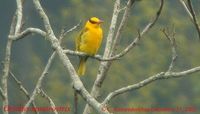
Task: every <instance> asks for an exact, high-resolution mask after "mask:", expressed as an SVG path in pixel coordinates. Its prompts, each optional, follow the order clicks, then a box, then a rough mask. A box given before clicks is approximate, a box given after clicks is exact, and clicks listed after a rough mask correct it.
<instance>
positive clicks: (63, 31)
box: [59, 21, 81, 41]
mask: <svg viewBox="0 0 200 114" xmlns="http://www.w3.org/2000/svg"><path fill="white" fill-rule="evenodd" d="M80 24H81V21H80V22H79V23H78V24H77V25H74V26H73V27H72V28H71V29H69V30H67V31H65V28H64V29H63V30H61V35H60V38H59V40H60V41H61V40H62V39H63V38H64V36H66V35H67V34H68V33H70V32H72V31H74V30H75V29H77V28H78V27H79V26H80Z"/></svg>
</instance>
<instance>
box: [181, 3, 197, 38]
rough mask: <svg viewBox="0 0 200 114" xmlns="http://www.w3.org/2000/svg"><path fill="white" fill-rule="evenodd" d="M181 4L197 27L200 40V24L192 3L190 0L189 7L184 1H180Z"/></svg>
mask: <svg viewBox="0 0 200 114" xmlns="http://www.w3.org/2000/svg"><path fill="white" fill-rule="evenodd" d="M179 1H180V3H181V4H182V5H183V7H184V9H185V10H186V12H187V14H188V15H189V17H190V19H191V21H192V23H193V24H194V25H195V27H196V30H197V32H198V35H199V39H200V25H199V22H198V20H197V18H196V14H195V11H194V9H193V6H192V3H191V1H190V0H188V6H187V5H186V3H185V2H184V0H179Z"/></svg>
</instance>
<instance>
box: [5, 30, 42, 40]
mask: <svg viewBox="0 0 200 114" xmlns="http://www.w3.org/2000/svg"><path fill="white" fill-rule="evenodd" d="M34 33H35V34H40V35H41V36H46V32H44V31H42V30H41V29H38V28H27V29H26V30H24V31H23V32H21V33H18V34H16V35H9V36H8V37H10V38H11V39H12V40H19V39H22V38H24V37H26V36H28V35H30V34H34Z"/></svg>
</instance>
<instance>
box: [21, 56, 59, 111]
mask: <svg viewBox="0 0 200 114" xmlns="http://www.w3.org/2000/svg"><path fill="white" fill-rule="evenodd" d="M55 55H56V53H55V52H54V53H53V54H52V55H51V57H50V58H49V60H48V62H47V64H46V66H45V69H44V71H43V72H42V75H41V76H40V78H39V79H38V81H37V84H36V87H35V89H34V90H33V93H32V94H31V97H30V98H29V100H28V102H27V103H26V104H25V106H24V108H26V107H28V106H30V104H31V103H32V102H33V101H34V99H35V97H36V96H37V94H38V93H39V91H40V88H41V85H42V81H43V79H44V77H45V76H46V74H47V73H48V70H49V68H50V66H51V64H52V61H53V58H54V56H55ZM25 113H26V110H23V111H22V113H21V114H25Z"/></svg>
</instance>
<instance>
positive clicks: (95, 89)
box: [83, 0, 164, 114]
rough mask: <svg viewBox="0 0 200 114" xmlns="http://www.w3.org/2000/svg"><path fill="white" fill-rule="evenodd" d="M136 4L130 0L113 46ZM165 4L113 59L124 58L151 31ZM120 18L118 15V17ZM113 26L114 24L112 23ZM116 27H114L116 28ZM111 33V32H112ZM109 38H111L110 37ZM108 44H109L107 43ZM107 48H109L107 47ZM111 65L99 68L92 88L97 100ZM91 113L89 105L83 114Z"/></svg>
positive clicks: (106, 52)
mask: <svg viewBox="0 0 200 114" xmlns="http://www.w3.org/2000/svg"><path fill="white" fill-rule="evenodd" d="M134 2H135V0H129V1H128V3H127V5H128V6H127V7H126V10H125V13H124V15H123V16H124V17H123V18H122V21H121V24H120V25H121V27H119V29H118V31H117V33H116V37H115V40H116V41H115V43H114V44H113V45H117V41H118V40H119V39H118V38H119V37H120V34H121V31H122V28H123V26H124V24H125V22H126V19H127V17H128V14H129V8H130V7H131V6H132V5H133V3H134ZM163 4H164V0H161V5H160V8H159V10H158V11H157V14H156V17H155V18H154V20H153V21H152V22H150V23H149V24H148V25H147V26H146V27H145V28H144V30H143V31H142V32H141V33H139V36H138V37H137V38H135V40H134V41H133V42H132V43H131V44H130V45H129V46H127V48H125V49H124V50H123V51H122V52H121V53H119V54H118V55H115V56H113V58H115V57H116V58H120V57H122V56H124V55H125V54H127V53H128V52H129V51H130V50H131V49H132V48H133V47H134V46H135V45H136V44H137V42H138V41H139V39H140V37H141V36H142V35H144V34H145V33H146V32H147V31H149V30H150V28H152V26H153V25H154V24H155V23H156V21H157V20H158V17H159V16H160V13H161V11H162V8H163ZM117 5H120V4H117V1H116V6H117ZM119 9H120V8H119V6H117V7H115V8H114V12H117V11H118V10H119ZM114 16H115V13H113V17H114ZM117 16H118V15H117ZM115 19H116V21H117V18H116V17H115ZM111 26H113V25H112V23H111ZM115 26H116V25H114V27H115ZM110 31H111V30H110ZM108 38H109V37H108ZM107 43H108V42H107ZM108 44H109V45H112V41H110V42H109V43H108ZM106 48H107V47H106ZM114 48H115V46H114V47H113V48H112V51H114ZM111 54H113V52H111V49H110V50H107V51H106V50H105V53H104V55H106V56H104V57H107V58H108V57H110V55H111ZM110 65H111V63H110V62H109V61H108V62H102V64H101V66H100V68H99V71H100V73H99V74H98V75H97V79H96V80H95V83H94V85H93V87H92V91H91V95H92V96H94V97H95V98H97V97H98V96H99V91H100V88H101V85H102V83H103V81H104V79H105V77H106V73H107V71H108V69H109V67H110ZM90 112H91V109H89V106H88V105H87V106H86V107H85V109H84V113H83V114H87V113H90Z"/></svg>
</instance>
